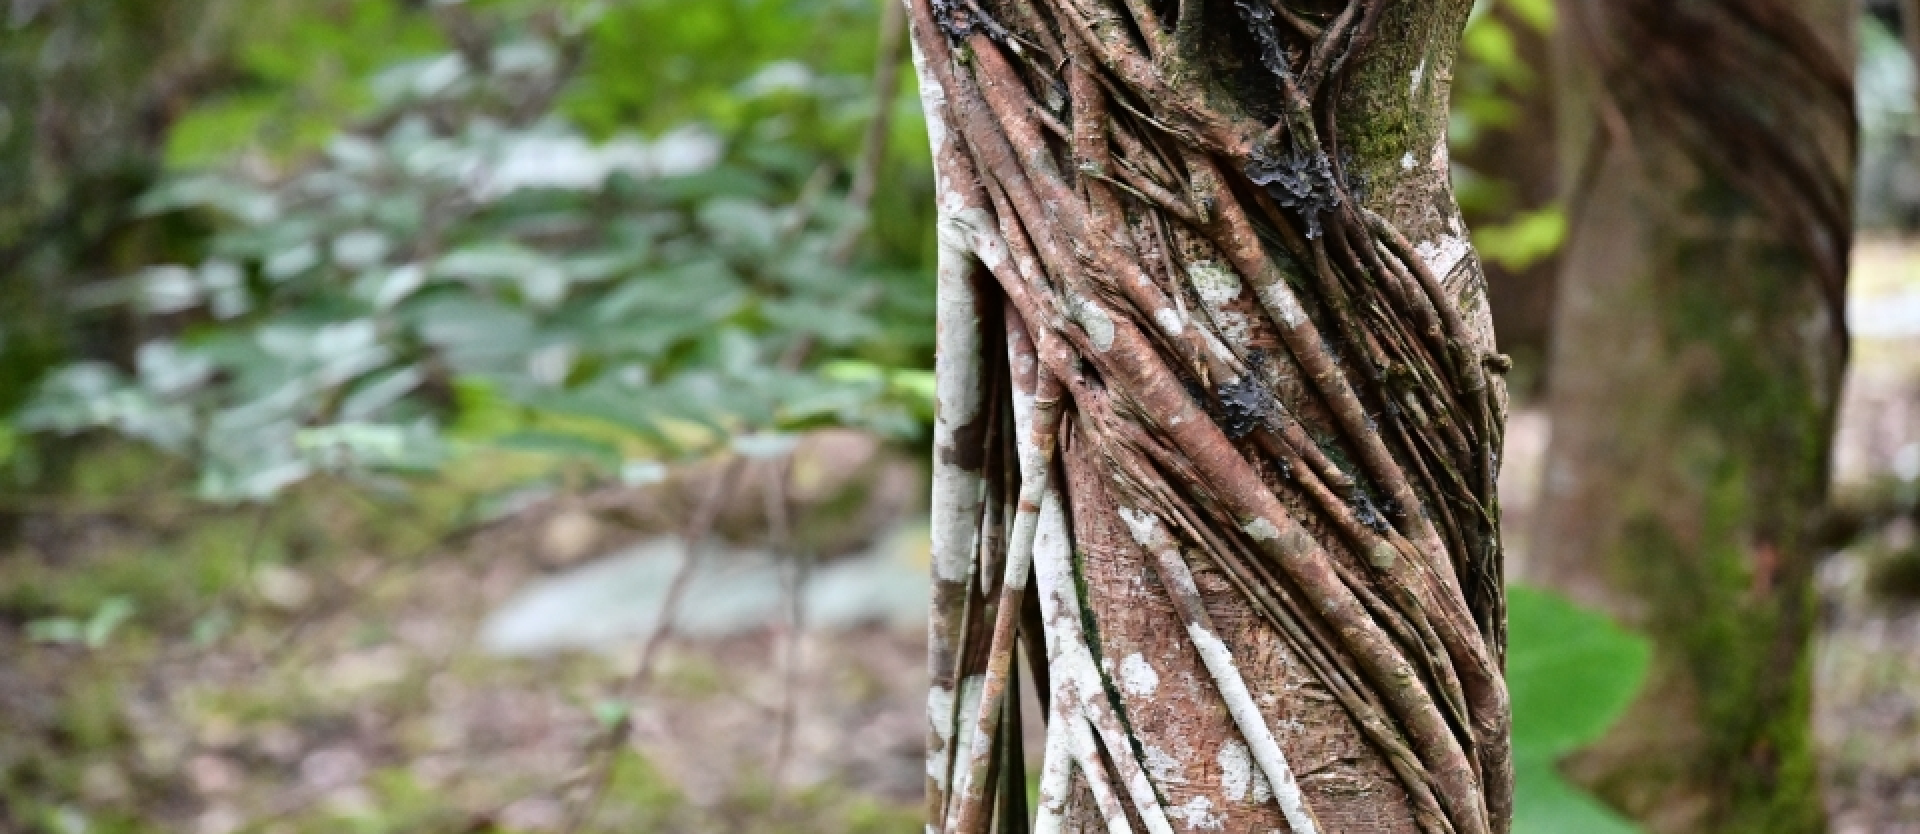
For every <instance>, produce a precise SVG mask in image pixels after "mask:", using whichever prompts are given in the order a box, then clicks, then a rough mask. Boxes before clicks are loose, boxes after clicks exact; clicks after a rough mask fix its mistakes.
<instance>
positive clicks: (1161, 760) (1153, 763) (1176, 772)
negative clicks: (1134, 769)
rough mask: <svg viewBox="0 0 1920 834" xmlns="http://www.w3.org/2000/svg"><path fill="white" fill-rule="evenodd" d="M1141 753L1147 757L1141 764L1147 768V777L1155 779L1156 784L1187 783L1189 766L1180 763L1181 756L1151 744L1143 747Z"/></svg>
mask: <svg viewBox="0 0 1920 834" xmlns="http://www.w3.org/2000/svg"><path fill="white" fill-rule="evenodd" d="M1140 752H1141V753H1142V754H1143V755H1144V756H1145V757H1146V760H1145V761H1143V762H1141V764H1142V765H1144V766H1146V768H1147V775H1148V776H1151V777H1153V781H1154V782H1155V783H1156V784H1161V785H1170V784H1181V783H1184V782H1186V781H1187V766H1186V765H1184V764H1182V763H1181V762H1180V757H1179V756H1175V755H1173V754H1172V753H1168V752H1167V751H1165V750H1162V749H1160V748H1158V747H1155V746H1153V745H1151V744H1148V745H1145V746H1144V747H1142V748H1141V751H1140Z"/></svg>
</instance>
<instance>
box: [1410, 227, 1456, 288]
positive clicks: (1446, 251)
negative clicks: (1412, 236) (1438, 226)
mask: <svg viewBox="0 0 1920 834" xmlns="http://www.w3.org/2000/svg"><path fill="white" fill-rule="evenodd" d="M1413 251H1414V254H1417V255H1419V256H1420V260H1423V261H1426V262H1427V269H1428V270H1430V271H1432V272H1433V277H1435V278H1438V279H1440V280H1442V281H1444V280H1446V278H1447V276H1448V275H1452V274H1453V269H1454V267H1456V266H1459V265H1460V261H1461V260H1463V259H1464V258H1466V257H1467V251H1468V246H1467V241H1466V240H1465V239H1464V238H1459V237H1455V236H1453V235H1441V236H1440V238H1439V239H1438V240H1434V241H1421V242H1420V243H1419V244H1416V245H1415V246H1414V247H1413Z"/></svg>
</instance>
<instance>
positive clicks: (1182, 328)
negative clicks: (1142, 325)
mask: <svg viewBox="0 0 1920 834" xmlns="http://www.w3.org/2000/svg"><path fill="white" fill-rule="evenodd" d="M1153 321H1154V323H1156V324H1158V325H1160V329H1161V330H1165V331H1166V332H1168V333H1171V334H1173V335H1175V336H1178V335H1180V334H1181V333H1184V332H1186V330H1187V323H1186V322H1183V321H1181V320H1180V314H1179V313H1176V312H1174V311H1173V308H1172V307H1162V308H1160V309H1158V310H1155V311H1153Z"/></svg>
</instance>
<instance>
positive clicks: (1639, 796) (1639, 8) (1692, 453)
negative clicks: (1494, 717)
mask: <svg viewBox="0 0 1920 834" xmlns="http://www.w3.org/2000/svg"><path fill="white" fill-rule="evenodd" d="M1561 8H1562V21H1563V24H1562V31H1563V32H1564V36H1565V37H1566V38H1567V48H1566V49H1565V51H1564V54H1565V55H1566V56H1568V58H1569V59H1570V60H1569V61H1568V63H1567V65H1566V71H1565V72H1563V73H1561V78H1562V79H1563V84H1564V86H1563V88H1562V89H1563V95H1562V100H1563V102H1565V103H1566V111H1567V112H1568V113H1569V114H1570V116H1569V118H1568V119H1567V121H1566V123H1565V124H1563V128H1562V138H1563V141H1565V142H1566V143H1567V144H1566V145H1565V146H1564V147H1565V149H1566V151H1567V152H1566V154H1565V159H1566V160H1567V161H1568V163H1569V169H1568V170H1567V172H1566V173H1565V179H1564V181H1565V182H1568V183H1569V184H1570V185H1571V186H1572V193H1571V195H1570V198H1569V203H1568V204H1569V209H1570V215H1571V230H1570V239H1569V243H1568V248H1567V250H1566V252H1565V255H1564V261H1563V262H1564V272H1563V273H1562V276H1561V286H1560V300H1559V307H1558V313H1557V322H1556V324H1555V331H1554V332H1555V339H1556V344H1555V347H1554V353H1553V358H1552V360H1551V361H1552V367H1551V370H1550V376H1551V379H1552V388H1551V392H1550V394H1549V397H1548V402H1549V411H1550V414H1551V417H1552V426H1553V429H1552V431H1553V438H1552V441H1551V445H1550V451H1549V455H1548V461H1547V469H1546V474H1545V478H1544V483H1545V495H1544V496H1543V498H1542V502H1541V510H1540V512H1541V515H1540V519H1539V524H1540V526H1539V527H1538V528H1537V529H1536V530H1534V531H1533V533H1534V535H1533V536H1531V537H1530V541H1534V542H1537V544H1536V545H1535V546H1534V547H1533V548H1532V551H1533V552H1531V553H1530V554H1529V557H1528V561H1527V564H1526V567H1525V569H1524V573H1525V575H1526V578H1529V579H1532V580H1537V581H1541V582H1544V583H1546V584H1549V585H1552V586H1556V587H1559V588H1561V589H1563V590H1567V591H1569V592H1572V593H1573V594H1575V595H1576V596H1577V597H1580V598H1582V599H1584V600H1586V601H1588V602H1591V603H1594V604H1598V605H1601V606H1604V607H1606V608H1607V609H1609V610H1611V611H1613V612H1615V613H1616V614H1618V615H1619V616H1621V617H1622V618H1624V619H1625V620H1627V621H1628V622H1630V623H1632V624H1634V625H1636V626H1639V627H1641V628H1643V629H1645V630H1646V631H1648V632H1649V633H1650V634H1651V635H1652V636H1653V639H1654V643H1655V657H1656V659H1655V671H1654V675H1653V679H1652V681H1651V683H1650V684H1649V686H1648V689H1647V691H1646V692H1645V693H1644V694H1643V696H1642V697H1641V699H1640V700H1639V702H1638V703H1637V704H1636V705H1635V706H1634V708H1633V710H1632V712H1631V714H1630V715H1629V716H1628V718H1626V719H1625V720H1623V721H1622V722H1620V724H1619V727H1618V729H1617V730H1616V731H1615V732H1614V733H1613V734H1612V736H1611V737H1609V738H1607V739H1605V740H1603V741H1602V742H1601V743H1600V744H1599V745H1598V746H1597V747H1596V748H1595V749H1593V750H1591V751H1588V752H1586V753H1584V754H1582V755H1581V756H1579V757H1577V758H1576V760H1575V761H1573V762H1571V763H1569V769H1570V770H1571V771H1572V773H1573V775H1574V776H1575V778H1576V779H1578V780H1580V781H1582V782H1584V783H1586V784H1587V785H1589V786H1590V787H1592V788H1594V789H1596V790H1597V791H1598V792H1599V794H1600V795H1601V796H1603V797H1604V798H1605V799H1607V800H1608V801H1609V802H1611V803H1612V804H1613V805H1615V806H1616V807H1618V808H1620V809H1622V810H1623V811H1625V812H1627V813H1628V814H1630V815H1631V816H1633V817H1635V818H1637V819H1639V820H1641V821H1642V822H1644V823H1645V824H1646V825H1647V826H1648V827H1649V829H1650V830H1652V831H1656V832H1680V831H1686V832H1710V831H1725V832H1743V833H1744V832H1809V831H1823V830H1825V822H1824V814H1823V811H1822V807H1821V803H1820V798H1819V791H1818V782H1817V773H1816V769H1815V764H1814V761H1813V752H1812V749H1811V738H1810V736H1811V731H1810V714H1809V698H1810V677H1809V671H1810V670H1809V657H1808V650H1809V636H1810V634H1809V633H1810V629H1811V626H1812V617H1813V613H1814V597H1813V589H1812V587H1811V577H1812V570H1813V562H1814V558H1815V556H1816V553H1815V544H1814V541H1813V538H1812V534H1813V530H1814V527H1815V525H1816V523H1817V521H1818V519H1819V517H1820V514H1821V506H1822V501H1823V496H1824V492H1825V486H1826V479H1827V454H1828V443H1829V437H1830V434H1831V431H1832V429H1833V425H1834V416H1835V410H1836V407H1837V403H1838V395H1839V392H1840V383H1841V375H1842V372H1843V370H1844V367H1845V362H1846V334H1845V324H1844V317H1843V312H1844V290H1845V276H1846V259H1847V249H1848V243H1849V239H1850V234H1851V231H1850V230H1851V216H1850V209H1851V200H1850V195H1851V179H1852V169H1853V131H1854V128H1853V114H1852V81H1851V72H1850V65H1851V55H1852V50H1851V48H1850V40H1851V32H1852V27H1853V25H1854V14H1855V8H1854V6H1853V4H1852V3H1851V2H1848V1H1847V0H1814V1H1813V2H1786V1H1785V0H1684V2H1677V3H1676V2H1669V0H1563V2H1562V3H1561Z"/></svg>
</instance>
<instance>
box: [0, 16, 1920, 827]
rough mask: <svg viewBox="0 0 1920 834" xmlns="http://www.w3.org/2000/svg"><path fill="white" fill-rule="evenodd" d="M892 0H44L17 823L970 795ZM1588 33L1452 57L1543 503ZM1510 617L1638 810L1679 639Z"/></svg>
mask: <svg viewBox="0 0 1920 834" xmlns="http://www.w3.org/2000/svg"><path fill="white" fill-rule="evenodd" d="M1887 5H1889V6H1891V5H1892V4H1891V3H1889V4H1887ZM882 9H883V6H882V0H699V2H672V1H671V0H592V1H591V2H590V1H589V0H467V2H458V0H455V2H429V1H428V0H171V1H170V2H166V3H156V2H152V0H91V2H84V3H83V2H59V0H11V2H10V4H8V5H6V6H5V8H4V10H3V11H0V13H4V15H5V21H4V29H0V415H4V420H3V421H0V832H23V833H24V832H45V834H82V833H83V832H102V833H104V832H192V833H193V834H232V832H242V831H258V832H276V833H278V832H285V833H286V834H293V833H294V832H323V831H324V832H338V831H350V832H469V831H472V832H478V831H507V832H534V831H555V832H559V831H568V832H575V831H577V832H588V831H593V832H601V831H604V832H615V831H619V832H637V831H649V832H653V831H659V832H736V831H765V832H802V831H806V832H812V831H845V832H862V831H871V832H883V831H884V832H897V831H918V830H920V815H921V810H920V805H919V801H920V792H921V788H922V784H923V773H924V765H923V763H922V744H923V737H922V736H923V732H924V730H923V722H922V711H923V709H924V701H925V679H924V675H925V673H924V670H923V664H924V661H925V654H924V629H925V625H924V612H925V608H926V593H927V591H926V588H925V584H924V575H925V572H926V563H927V553H926V551H927V544H926V538H925V533H924V521H923V518H922V516H923V515H924V509H925V506H924V499H923V494H924V493H925V491H926V489H925V484H924V479H925V472H924V467H923V465H922V460H923V458H925V456H926V454H925V452H926V444H927V422H928V419H929V417H930V413H931V398H932V391H931V378H930V374H929V372H928V369H929V368H930V366H931V359H932V357H931V352H932V335H933V334H932V321H933V316H932V286H933V282H932V280H931V277H930V275H931V260H932V248H933V234H932V225H933V216H932V205H933V200H932V194H931V191H932V189H931V183H930V166H929V161H928V159H927V151H926V137H925V131H924V128H923V126H922V123H921V120H920V111H919V101H918V98H917V96H916V93H915V89H914V83H913V79H912V73H911V70H910V69H903V65H905V63H906V61H905V58H904V55H903V52H902V51H901V50H902V47H901V43H902V42H901V41H899V40H898V35H897V34H896V33H895V30H894V28H893V27H892V26H889V25H885V24H884V23H883V13H882ZM1875 11H1876V12H1878V11H1880V10H1878V9H1876V10H1875ZM1889 25H1890V19H1888V18H1885V17H1875V16H1873V15H1872V14H1868V15H1866V16H1863V18H1862V20H1861V29H1860V38H1859V43H1860V53H1859V77H1858V78H1859V104H1860V118H1861V124H1862V146H1861V160H1862V162H1861V166H1862V170H1861V177H1860V180H1859V182H1860V189H1859V204H1858V211H1857V214H1858V218H1859V223H1860V227H1861V229H1860V239H1859V243H1858V246H1857V248H1856V254H1855V275H1854V278H1853V290H1852V292H1853V293H1854V299H1853V302H1852V305H1851V308H1850V309H1851V312H1850V317H1851V319H1852V322H1851V323H1852V328H1853V332H1854V335H1855V337H1856V345H1855V348H1854V351H1853V356H1854V363H1855V366H1854V370H1853V372H1852V376H1851V378H1850V381H1849V387H1848V390H1847V395H1846V405H1845V408H1844V412H1843V417H1842V427H1841V431H1840V436H1839V438H1838V440H1837V442H1836V447H1835V449H1836V465H1835V476H1834V477H1835V488H1836V495H1837V496H1838V501H1839V508H1840V511H1839V515H1840V516H1841V517H1843V518H1844V519H1845V520H1846V521H1847V522H1848V523H1849V524H1851V525H1852V526H1851V527H1848V528H1847V533H1846V535H1837V536H1836V537H1835V540H1834V542H1833V553H1832V554H1831V555H1829V556H1828V557H1827V558H1826V560H1825V561H1824V563H1823V565H1822V568H1821V573H1820V577H1821V587H1822V595H1823V602H1822V617H1821V623H1822V632H1821V636H1820V642H1819V649H1818V651H1817V655H1816V666H1817V669H1816V672H1817V675H1818V685H1817V692H1818V696H1817V699H1816V700H1817V718H1818V720H1817V731H1818V735H1819V739H1820V750H1821V753H1822V756H1823V760H1824V762H1825V767H1826V770H1827V773H1826V779H1827V792H1828V795H1827V800H1828V803H1829V806H1830V807H1831V808H1832V809H1833V811H1834V813H1835V821H1836V830H1840V831H1862V832H1878V831H1912V830H1920V829H1913V828H1896V827H1889V826H1896V825H1899V824H1901V823H1899V822H1897V821H1901V820H1908V821H1910V820H1914V819H1920V541H1917V540H1916V528H1915V514H1916V510H1915V504H1916V496H1917V494H1920V244H1916V239H1915V238H1914V234H1913V233H1914V230H1915V229H1916V227H1917V226H1920V117H1917V116H1916V112H1915V101H1916V90H1915V83H1914V72H1913V69H1912V67H1913V64H1912V62H1911V61H1910V60H1909V57H1908V55H1907V53H1906V51H1905V50H1904V49H1903V48H1902V46H1901V42H1900V40H1899V38H1898V36H1897V35H1896V34H1895V33H1894V30H1892V29H1890V28H1889ZM1554 26H1555V20H1554V14H1553V6H1552V3H1551V0H1487V2H1483V3H1482V8H1480V9H1479V10H1478V11H1477V13H1476V15H1475V17H1474V19H1473V23H1472V24H1471V26H1470V29H1469V31H1468V34H1467V38H1466V42H1465V48H1464V53H1463V54H1464V59H1463V60H1464V62H1465V63H1464V64H1463V65H1462V66H1460V67H1458V68H1457V69H1456V72H1455V84H1456V87H1455V115H1454V121H1453V128H1452V139H1453V159H1454V166H1455V167H1454V180H1455V184H1456V186H1457V189H1458V192H1459V197H1460V200H1461V202H1462V204H1463V206H1464V208H1465V209H1466V210H1467V213H1468V218H1469V224H1470V225H1471V226H1472V228H1473V230H1474V240H1475V243H1476V245H1477V246H1478V248H1479V251H1480V253H1481V254H1482V256H1483V257H1484V258H1485V260H1486V262H1487V263H1488V265H1489V269H1490V272H1491V276H1492V282H1493V283H1492V288H1493V289H1492V297H1493V305H1494V310H1495V314H1496V319H1497V324H1498V329H1499V331H1500V334H1501V340H1502V348H1503V350H1505V351H1507V352H1508V353H1510V354H1512V355H1513V357H1514V358H1515V361H1516V368H1515V370H1514V373H1513V375H1512V376H1511V380H1512V381H1513V383H1514V386H1515V391H1514V393H1515V402H1516V411H1515V414H1514V416H1513V419H1512V431H1511V434H1510V437H1509V449H1508V457H1507V464H1506V471H1505V472H1504V473H1503V478H1504V481H1503V485H1502V492H1503V497H1504V500H1505V502H1506V511H1507V512H1508V513H1509V514H1510V519H1509V523H1508V525H1507V527H1508V529H1509V530H1515V531H1524V530H1525V524H1524V521H1525V519H1526V514H1527V513H1528V512H1529V511H1530V509H1531V508H1532V506H1533V500H1532V496H1534V495H1535V494H1536V493H1537V491H1538V489H1539V482H1540V474H1539V473H1540V457H1541V455H1542V454H1543V451H1544V449H1545V446H1546V440H1547V438H1548V437H1549V436H1550V433H1551V425H1549V424H1548V421H1547V420H1546V418H1545V417H1544V416H1542V415H1541V414H1540V413H1539V412H1538V411H1537V409H1535V408H1534V403H1536V402H1537V401H1538V398H1539V397H1540V395H1541V393H1542V391H1543V390H1544V385H1545V384H1546V382H1547V381H1546V380H1545V379H1544V374H1543V369H1544V365H1545V354H1546V350H1547V345H1548V340H1549V338H1550V335H1551V333H1550V331H1551V319H1552V315H1551V311H1552V299H1553V275H1554V268H1555V255H1556V252H1557V251H1558V248H1559V246H1560V243H1561V240H1562V238H1563V237H1564V236H1565V233H1566V228H1567V222H1566V218H1565V216H1564V214H1563V213H1562V210H1561V208H1560V207H1559V206H1558V204H1557V203H1556V202H1555V197H1556V194H1557V193H1558V187H1559V186H1558V184H1557V183H1556V179H1555V178H1556V176H1557V172H1556V170H1555V166H1556V163H1555V159H1554V156H1553V150H1552V146H1551V145H1552V143H1551V139H1550V134H1549V131H1550V130H1551V128H1552V119H1553V117H1552V114H1551V111H1550V108H1549V107H1548V104H1549V102H1550V99H1551V96H1552V87H1551V82H1550V79H1549V75H1550V73H1551V70H1552V67H1551V64H1552V60H1551V59H1552V54H1553V47H1552V37H1553V29H1554ZM1510 544H1511V547H1512V548H1513V550H1514V555H1513V557H1512V558H1513V559H1514V560H1515V562H1516V563H1518V564H1521V565H1524V563H1525V558H1526V551H1527V548H1528V546H1529V543H1528V542H1526V541H1525V540H1524V538H1516V539H1515V540H1513V541H1511V543H1510ZM690 554H691V555H690ZM690 558H692V559H694V560H696V561H697V565H696V566H695V567H694V568H692V569H690V570H682V565H683V564H685V563H686V562H687V560H688V559H690ZM663 622H670V623H671V624H672V627H671V628H669V629H662V628H661V624H662V623H663ZM1512 640H1513V643H1514V649H1513V654H1512V657H1511V662H1510V667H1511V668H1510V673H1511V675H1512V679H1513V687H1514V692H1515V702H1516V712H1517V717H1516V750H1517V752H1518V760H1519V762H1520V772H1521V808H1520V812H1521V813H1520V824H1519V826H1518V828H1517V830H1520V831H1523V832H1561V831H1595V832H1601V831H1631V830H1632V829H1631V827H1630V826H1628V825H1627V824H1626V823H1624V822H1622V821H1621V820H1619V819H1618V818H1617V817H1614V816H1612V815H1611V814H1610V813H1608V812H1606V811H1604V810H1603V809H1601V808H1600V806H1599V805H1598V804H1596V803H1595V802H1593V801H1592V800H1591V799H1589V798H1587V797H1585V796H1584V795H1582V794H1581V793H1579V792H1578V791H1577V790H1576V789H1574V788H1573V787H1571V786H1570V785H1568V784H1566V783H1564V782H1562V781H1561V780H1560V777H1559V776H1558V775H1557V773H1556V771H1555V768H1554V762H1555V761H1556V759H1557V757H1559V756H1560V755H1562V754H1564V753H1566V752H1568V751H1570V750H1572V749H1575V748H1577V747H1579V746H1580V745H1581V744H1583V743H1584V742H1586V741H1588V740H1590V739H1592V738H1594V737H1596V736H1597V735H1598V734H1599V733H1600V732H1601V731H1603V730H1604V729H1605V728H1606V727H1607V725H1608V724H1609V723H1610V722H1611V721H1613V720H1614V719H1615V717H1616V716H1617V715H1618V713H1619V711H1620V709H1621V708H1622V707H1623V706H1624V705H1625V704H1626V702H1627V700H1628V699H1629V698H1630V697H1631V696H1632V695H1633V693H1634V692H1635V690H1636V688H1637V687H1638V686H1639V684H1640V681H1641V678H1642V676H1643V673H1644V670H1645V666H1646V663H1647V648H1646V646H1645V645H1644V643H1643V642H1642V641H1640V640H1639V639H1638V638H1636V637H1634V636H1633V635H1631V634H1629V633H1627V632H1625V631H1622V630H1620V629H1619V628H1617V627H1615V626H1614V625H1612V624H1610V623H1608V622H1607V621H1606V620H1605V619H1604V618H1601V617H1599V616H1597V615H1594V614H1592V613H1589V612H1584V611H1581V610H1579V609H1576V608H1574V607H1572V606H1570V605H1569V604H1567V603H1565V602H1563V601H1561V600H1558V599H1556V598H1553V597H1551V596H1548V595H1546V594H1544V593H1542V592H1538V591H1530V590H1525V589H1517V590H1516V591H1515V597H1514V607H1513V625H1512ZM1031 747H1032V748H1033V749H1036V750H1037V749H1038V745H1037V744H1036V745H1031ZM1848 826H1853V827H1851V828H1850V827H1848Z"/></svg>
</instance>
